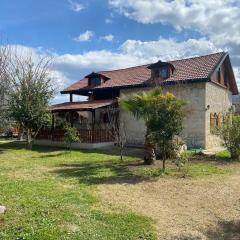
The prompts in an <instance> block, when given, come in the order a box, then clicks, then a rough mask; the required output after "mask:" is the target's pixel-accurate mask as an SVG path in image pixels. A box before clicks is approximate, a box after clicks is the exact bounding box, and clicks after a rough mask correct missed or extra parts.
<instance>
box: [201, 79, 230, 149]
mask: <svg viewBox="0 0 240 240" xmlns="http://www.w3.org/2000/svg"><path fill="white" fill-rule="evenodd" d="M207 105H209V107H210V108H209V110H207V111H206V117H205V119H206V148H214V147H218V146H221V144H222V142H221V140H220V138H219V137H217V136H216V135H214V134H212V133H211V131H210V113H217V114H218V113H223V114H224V113H226V112H228V110H229V109H230V108H231V106H232V93H231V92H230V91H229V90H228V89H225V88H222V87H220V86H218V85H216V84H213V83H210V82H209V83H207V84H206V106H207Z"/></svg>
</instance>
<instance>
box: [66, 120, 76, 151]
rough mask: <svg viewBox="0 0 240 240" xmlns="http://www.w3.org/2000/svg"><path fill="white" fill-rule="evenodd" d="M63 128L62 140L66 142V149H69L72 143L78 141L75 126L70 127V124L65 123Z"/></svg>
mask: <svg viewBox="0 0 240 240" xmlns="http://www.w3.org/2000/svg"><path fill="white" fill-rule="evenodd" d="M64 130H65V134H64V142H65V143H66V146H67V149H69V150H71V148H72V143H74V142H79V141H80V138H79V135H78V131H77V129H76V128H74V127H71V126H70V124H66V125H65V127H64Z"/></svg>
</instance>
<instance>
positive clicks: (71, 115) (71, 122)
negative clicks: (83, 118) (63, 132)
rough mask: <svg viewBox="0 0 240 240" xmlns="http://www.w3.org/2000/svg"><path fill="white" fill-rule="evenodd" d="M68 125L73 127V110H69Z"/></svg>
mask: <svg viewBox="0 0 240 240" xmlns="http://www.w3.org/2000/svg"><path fill="white" fill-rule="evenodd" d="M70 125H71V127H73V112H70Z"/></svg>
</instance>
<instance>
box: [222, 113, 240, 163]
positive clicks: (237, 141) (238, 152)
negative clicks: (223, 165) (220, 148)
mask: <svg viewBox="0 0 240 240" xmlns="http://www.w3.org/2000/svg"><path fill="white" fill-rule="evenodd" d="M218 132H219V135H220V137H221V138H222V140H223V141H224V146H225V147H226V148H227V149H228V151H229V152H230V154H231V158H233V159H239V158H240V116H239V115H233V114H232V113H229V114H227V115H226V117H225V119H224V123H223V125H222V127H221V128H220V129H218Z"/></svg>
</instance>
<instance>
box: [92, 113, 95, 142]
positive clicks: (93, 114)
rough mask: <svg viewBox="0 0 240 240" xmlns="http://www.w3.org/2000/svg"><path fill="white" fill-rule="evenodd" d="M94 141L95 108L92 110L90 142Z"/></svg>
mask: <svg viewBox="0 0 240 240" xmlns="http://www.w3.org/2000/svg"><path fill="white" fill-rule="evenodd" d="M94 142H95V109H93V110H92V143H94Z"/></svg>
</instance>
